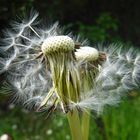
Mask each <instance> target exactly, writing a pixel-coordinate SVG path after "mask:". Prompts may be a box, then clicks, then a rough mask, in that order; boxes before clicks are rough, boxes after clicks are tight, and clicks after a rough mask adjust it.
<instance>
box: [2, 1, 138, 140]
mask: <svg viewBox="0 0 140 140" xmlns="http://www.w3.org/2000/svg"><path fill="white" fill-rule="evenodd" d="M32 8H33V9H35V10H36V11H38V12H39V14H40V18H41V19H43V20H44V21H45V22H46V23H47V24H51V23H53V22H55V21H59V23H60V25H61V26H65V27H66V29H67V31H72V32H73V33H74V34H80V35H81V36H82V37H83V38H88V39H89V41H90V43H91V44H94V43H98V42H105V43H111V42H122V43H125V44H128V45H134V46H136V47H139V46H140V1H139V0H135V1H134V0H110V1H109V0H67V1H66V0H0V37H3V34H2V31H3V29H5V28H7V27H8V26H9V23H10V21H11V20H16V19H17V18H18V17H23V16H24V15H28V13H29V11H30V10H31V9H32ZM3 81H4V76H3V75H0V90H1V89H2V84H3ZM138 92H139V91H135V92H132V93H130V94H129V96H128V97H127V100H124V101H122V102H121V104H120V105H119V106H118V107H112V108H110V107H107V108H105V111H104V114H103V115H102V116H97V115H95V114H93V116H92V119H91V128H90V140H140V107H139V106H140V97H139V94H138ZM10 102H11V101H10V97H9V95H5V94H4V93H2V92H0V136H1V135H3V134H8V135H9V136H10V137H11V139H12V140H70V139H71V137H70V132H69V127H68V123H67V120H66V119H65V117H64V116H63V115H61V114H59V113H56V114H54V115H52V116H51V117H50V118H49V119H46V118H45V116H46V113H45V112H44V113H41V114H40V113H34V112H31V111H30V112H29V111H27V110H25V109H22V108H21V107H20V106H15V105H13V104H11V103H10Z"/></svg>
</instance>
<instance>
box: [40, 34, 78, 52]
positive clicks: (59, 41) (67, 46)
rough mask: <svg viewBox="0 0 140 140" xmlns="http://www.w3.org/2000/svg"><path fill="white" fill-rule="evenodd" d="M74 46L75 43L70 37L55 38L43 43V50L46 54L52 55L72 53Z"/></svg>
mask: <svg viewBox="0 0 140 140" xmlns="http://www.w3.org/2000/svg"><path fill="white" fill-rule="evenodd" d="M74 46H75V44H74V41H73V40H72V39H71V38H70V37H68V36H53V37H49V38H47V39H46V40H45V41H44V42H43V44H42V46H41V49H42V52H43V53H44V54H51V53H54V52H69V51H72V50H74Z"/></svg>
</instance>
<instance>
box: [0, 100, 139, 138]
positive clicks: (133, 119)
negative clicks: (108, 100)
mask: <svg viewBox="0 0 140 140" xmlns="http://www.w3.org/2000/svg"><path fill="white" fill-rule="evenodd" d="M97 122H98V123H97ZM90 124H91V125H90V126H91V127H90V140H140V133H139V132H140V97H138V98H136V99H129V100H127V101H125V102H122V103H121V104H120V105H119V106H118V107H108V108H107V109H105V112H104V114H103V116H102V117H101V118H100V119H98V120H97V118H95V117H92V119H91V123H90ZM3 133H8V134H10V135H12V137H13V138H14V140H70V139H71V138H70V132H69V126H68V122H67V120H66V118H65V117H64V116H63V115H60V114H59V115H58V114H54V115H52V116H51V117H50V118H49V119H45V114H42V113H41V114H39V113H33V112H27V111H25V110H23V109H20V108H18V109H17V108H14V109H12V110H8V111H2V110H0V135H2V134H3Z"/></svg>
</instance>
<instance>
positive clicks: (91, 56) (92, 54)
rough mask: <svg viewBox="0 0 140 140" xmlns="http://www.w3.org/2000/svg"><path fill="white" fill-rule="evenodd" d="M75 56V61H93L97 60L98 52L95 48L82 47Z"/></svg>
mask: <svg viewBox="0 0 140 140" xmlns="http://www.w3.org/2000/svg"><path fill="white" fill-rule="evenodd" d="M75 56H76V58H77V60H87V61H94V60H97V59H98V57H99V52H98V51H97V49H95V48H92V47H89V46H84V47H81V48H80V49H77V50H76V52H75Z"/></svg>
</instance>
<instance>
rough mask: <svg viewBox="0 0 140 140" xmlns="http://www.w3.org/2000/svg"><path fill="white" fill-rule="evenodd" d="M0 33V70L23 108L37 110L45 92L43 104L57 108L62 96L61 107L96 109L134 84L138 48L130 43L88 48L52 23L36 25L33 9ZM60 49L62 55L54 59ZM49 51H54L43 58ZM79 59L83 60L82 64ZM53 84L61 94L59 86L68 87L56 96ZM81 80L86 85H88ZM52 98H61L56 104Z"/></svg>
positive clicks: (139, 81) (139, 65) (139, 72)
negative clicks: (45, 25) (1, 34)
mask: <svg viewBox="0 0 140 140" xmlns="http://www.w3.org/2000/svg"><path fill="white" fill-rule="evenodd" d="M4 35H5V38H4V39H3V40H2V43H1V46H0V51H1V54H2V57H0V74H2V73H6V80H7V81H8V84H9V85H10V88H11V87H12V88H11V90H9V91H12V92H13V102H16V103H19V104H23V105H24V106H25V107H26V108H28V109H37V108H38V107H40V105H41V104H42V102H43V103H44V102H45V101H44V100H45V99H46V97H48V96H50V98H49V100H48V101H46V102H45V103H46V104H45V107H47V106H50V105H56V106H57V107H58V108H60V106H61V108H63V105H62V104H63V102H64V101H63V100H65V102H64V105H65V106H68V108H71V110H72V109H74V108H80V109H81V110H84V111H86V110H87V109H90V110H94V111H96V112H102V111H103V109H104V106H106V105H116V104H118V103H119V102H120V99H121V97H122V96H124V95H125V93H127V92H129V91H132V90H134V89H137V88H139V85H140V52H139V50H138V51H137V50H135V49H134V48H132V47H131V48H130V49H129V48H125V49H124V46H123V45H122V44H110V45H108V46H107V45H106V46H104V45H103V44H98V45H97V46H96V45H94V48H93V47H90V46H88V42H87V40H84V41H82V40H81V38H80V37H79V35H78V36H74V35H72V33H65V32H64V30H63V29H62V28H60V27H59V25H58V22H56V23H54V24H53V25H51V26H49V27H47V28H44V27H42V26H40V21H39V20H38V13H37V12H34V11H31V13H30V16H29V17H27V18H26V19H24V20H22V21H19V22H13V23H12V24H11V29H8V30H5V32H4ZM75 42H76V43H77V42H78V43H79V44H80V45H79V46H80V48H79V49H77V48H75ZM74 50H76V51H75V52H74ZM61 52H68V54H63V55H61V57H59V56H60V55H59V53H61ZM69 52H70V53H69ZM52 53H55V55H53V56H51V57H50V58H49V57H48V55H52ZM100 53H104V54H105V57H106V58H105V59H104V61H103V62H102V63H98V59H99V57H100ZM40 54H41V55H40ZM75 57H76V59H75ZM76 60H78V61H76ZM79 60H80V61H85V60H86V62H84V66H83V63H79ZM89 61H94V62H96V63H97V64H96V63H93V64H92V63H89ZM52 63H53V64H52ZM89 68H90V69H89ZM51 70H53V72H52V71H51ZM64 74H67V76H65V75H64ZM54 77H55V80H56V81H55V82H54ZM84 80H85V81H84ZM87 80H88V82H87ZM62 81H63V82H62ZM64 81H65V82H64ZM83 81H84V82H83ZM54 83H56V85H57V86H58V87H60V89H61V92H63V90H65V88H63V86H65V87H67V89H68V90H66V91H65V93H64V95H63V93H61V94H60V93H58V92H59V91H60V90H57V91H55V90H56V89H55V88H56V87H55V88H54V89H53V86H54ZM87 83H90V86H89V87H88V88H87V86H86V84H87ZM70 84H71V85H70ZM71 86H73V89H74V90H75V91H73V90H72V89H71ZM51 89H53V90H52V91H53V92H52V94H50V91H51ZM7 91H8V90H7ZM67 92H69V93H67ZM73 93H74V94H75V95H74V94H73ZM49 94H50V95H49ZM57 98H58V100H59V101H60V100H62V101H60V102H59V103H58V104H56V103H55V100H56V99H57ZM58 100H57V101H58Z"/></svg>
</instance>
